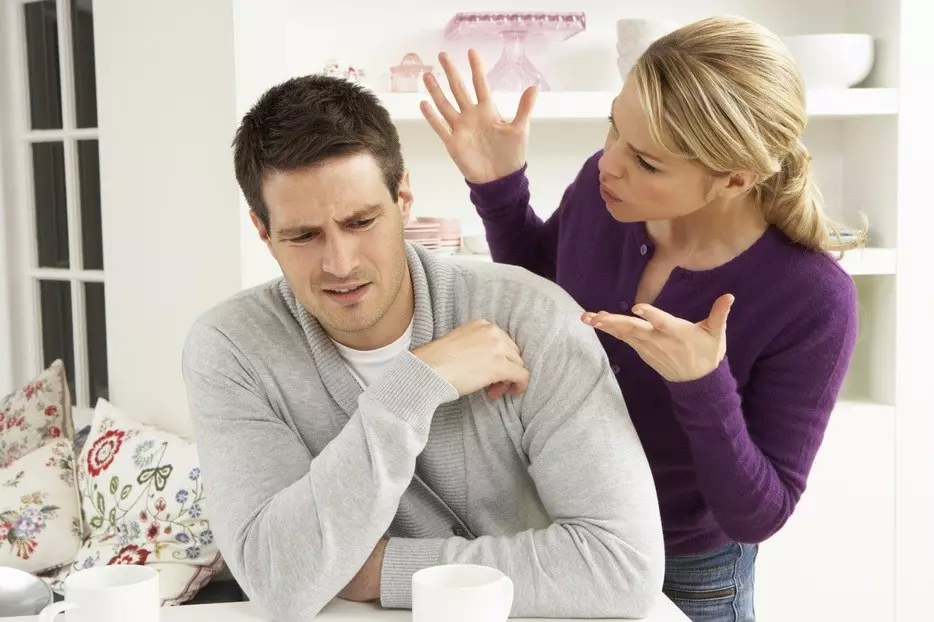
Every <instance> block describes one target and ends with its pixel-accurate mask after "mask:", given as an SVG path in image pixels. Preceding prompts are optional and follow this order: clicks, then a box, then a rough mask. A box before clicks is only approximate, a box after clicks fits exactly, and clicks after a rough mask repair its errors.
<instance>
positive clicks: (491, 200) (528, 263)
mask: <svg viewBox="0 0 934 622" xmlns="http://www.w3.org/2000/svg"><path fill="white" fill-rule="evenodd" d="M588 163H589V160H588ZM526 168H527V165H523V167H522V168H521V169H519V170H518V171H516V172H515V173H512V174H511V175H507V176H505V177H503V178H501V179H497V180H496V181H492V182H489V183H485V184H475V183H471V182H470V181H468V182H467V186H468V187H469V188H470V200H471V201H472V202H473V204H474V206H476V208H477V213H478V214H479V215H480V218H481V219H483V227H484V229H485V230H486V239H487V243H488V244H489V245H490V252H491V253H492V255H493V260H494V261H497V262H499V263H507V264H513V265H516V266H521V267H523V268H525V269H526V270H529V271H531V272H534V273H535V274H538V275H540V276H543V277H545V278H546V279H550V280H552V281H554V280H555V272H556V265H557V261H558V236H559V233H560V229H561V220H562V217H563V215H564V214H565V212H567V210H568V209H573V208H572V207H571V205H572V204H573V203H574V202H575V201H576V200H577V197H576V194H577V187H578V186H579V185H580V184H581V183H583V182H582V181H581V177H582V175H583V174H584V172H585V171H586V170H587V168H588V167H587V164H585V165H584V167H583V168H581V171H580V172H579V173H578V175H577V178H576V179H575V180H574V181H573V182H572V183H571V185H570V186H568V188H567V189H566V190H565V191H564V196H562V198H561V203H560V204H559V205H558V209H556V210H555V212H554V213H553V214H552V215H551V217H550V218H548V220H546V221H544V222H543V221H542V219H541V218H539V217H538V216H537V215H536V214H535V211H534V210H533V209H532V205H531V203H530V202H529V198H530V193H529V179H528V177H527V176H526Z"/></svg>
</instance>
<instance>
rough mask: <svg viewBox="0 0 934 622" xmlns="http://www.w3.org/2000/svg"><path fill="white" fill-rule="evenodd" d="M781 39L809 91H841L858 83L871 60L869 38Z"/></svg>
mask: <svg viewBox="0 0 934 622" xmlns="http://www.w3.org/2000/svg"><path fill="white" fill-rule="evenodd" d="M784 40H785V45H787V46H788V50H789V51H790V52H791V55H792V56H794V58H795V62H796V63H797V64H798V70H799V71H800V72H801V76H802V77H803V78H804V85H805V86H806V87H807V88H809V89H833V88H839V89H845V88H849V87H851V86H853V85H856V84H859V83H860V82H862V81H863V80H865V79H866V76H868V75H869V72H870V71H871V70H872V63H873V61H874V60H875V50H874V48H873V38H872V35H867V34H825V35H797V36H793V37H785V39H784Z"/></svg>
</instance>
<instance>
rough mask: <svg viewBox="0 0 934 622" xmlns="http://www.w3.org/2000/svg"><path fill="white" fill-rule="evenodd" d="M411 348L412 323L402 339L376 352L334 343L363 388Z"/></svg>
mask: <svg viewBox="0 0 934 622" xmlns="http://www.w3.org/2000/svg"><path fill="white" fill-rule="evenodd" d="M413 320H414V318H413ZM411 346H412V323H409V327H408V328H407V329H405V332H404V333H402V336H401V337H399V338H398V339H396V340H395V341H393V342H392V343H390V344H389V345H388V346H383V347H382V348H377V349H376V350H354V349H353V348H348V347H347V346H345V345H341V344H339V343H337V342H336V341H335V342H334V347H336V348H337V352H338V353H339V354H340V355H341V358H342V359H343V360H344V365H346V366H347V369H349V370H350V373H351V374H352V375H353V377H354V378H356V379H357V382H359V383H360V386H361V387H363V388H366V387H367V386H368V385H369V384H371V383H372V382H373V381H374V380H376V378H377V377H379V375H380V374H381V373H383V371H384V370H385V369H386V368H387V367H389V365H390V363H392V360H393V359H394V358H395V357H396V356H397V355H399V354H401V353H402V352H405V351H406V350H408V349H409V348H410V347H411Z"/></svg>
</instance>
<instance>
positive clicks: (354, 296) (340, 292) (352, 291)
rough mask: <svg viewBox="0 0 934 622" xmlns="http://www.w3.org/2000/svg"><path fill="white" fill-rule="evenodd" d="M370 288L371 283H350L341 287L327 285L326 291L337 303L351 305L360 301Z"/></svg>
mask: <svg viewBox="0 0 934 622" xmlns="http://www.w3.org/2000/svg"><path fill="white" fill-rule="evenodd" d="M369 289H370V284H369V283H348V284H346V285H341V286H339V287H336V286H331V287H325V288H324V293H325V294H326V295H327V297H328V298H330V299H331V300H333V301H334V302H336V303H337V304H339V305H341V306H350V305H354V304H356V303H358V302H360V300H362V299H363V297H364V296H366V293H367V291H369Z"/></svg>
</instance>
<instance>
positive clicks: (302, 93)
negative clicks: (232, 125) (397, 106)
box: [233, 75, 405, 231]
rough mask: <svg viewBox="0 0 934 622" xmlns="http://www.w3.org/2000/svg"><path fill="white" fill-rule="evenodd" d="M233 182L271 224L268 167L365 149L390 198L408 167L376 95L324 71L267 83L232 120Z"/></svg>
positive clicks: (294, 167) (286, 167) (306, 163)
mask: <svg viewBox="0 0 934 622" xmlns="http://www.w3.org/2000/svg"><path fill="white" fill-rule="evenodd" d="M233 147H234V169H235V172H236V175H237V183H239V184H240V189H241V190H242V191H243V195H244V196H245V197H246V201H247V204H249V206H250V209H251V210H252V211H253V212H254V213H255V214H256V215H257V217H258V218H259V219H260V221H261V222H262V223H263V225H264V226H265V227H266V230H267V231H269V206H268V205H266V202H265V201H264V200H263V192H262V182H263V179H264V177H265V176H266V175H267V174H269V173H271V172H273V171H298V170H302V169H306V168H309V167H312V166H315V165H317V164H320V163H322V162H324V161H325V160H328V159H330V158H334V157H340V156H348V155H356V154H360V153H369V154H370V155H372V156H373V157H374V158H375V159H376V161H377V163H378V164H379V166H380V168H381V169H382V171H383V177H384V178H385V181H386V187H387V188H388V189H389V193H390V194H391V195H392V199H393V200H394V201H395V200H397V199H398V198H399V182H400V181H401V179H402V175H403V173H404V170H405V165H404V163H403V161H402V147H401V146H400V144H399V134H398V132H396V128H395V126H394V125H393V123H392V119H391V118H390V116H389V113H388V112H387V111H386V109H385V108H384V107H383V106H382V104H380V102H379V99H378V98H377V97H376V96H375V95H374V94H373V93H371V92H370V91H368V90H367V89H365V88H364V87H362V86H360V85H357V84H354V83H351V82H348V81H347V80H343V79H340V78H334V77H330V76H323V75H311V76H301V77H297V78H292V79H291V80H287V81H286V82H283V83H282V84H278V85H276V86H274V87H272V88H271V89H269V90H268V91H266V92H265V93H264V94H263V96H262V97H260V98H259V101H257V102H256V104H254V105H253V107H252V108H251V109H250V111H249V112H248V113H246V115H244V117H243V120H242V121H241V122H240V127H239V128H237V133H236V136H235V137H234V141H233Z"/></svg>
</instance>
